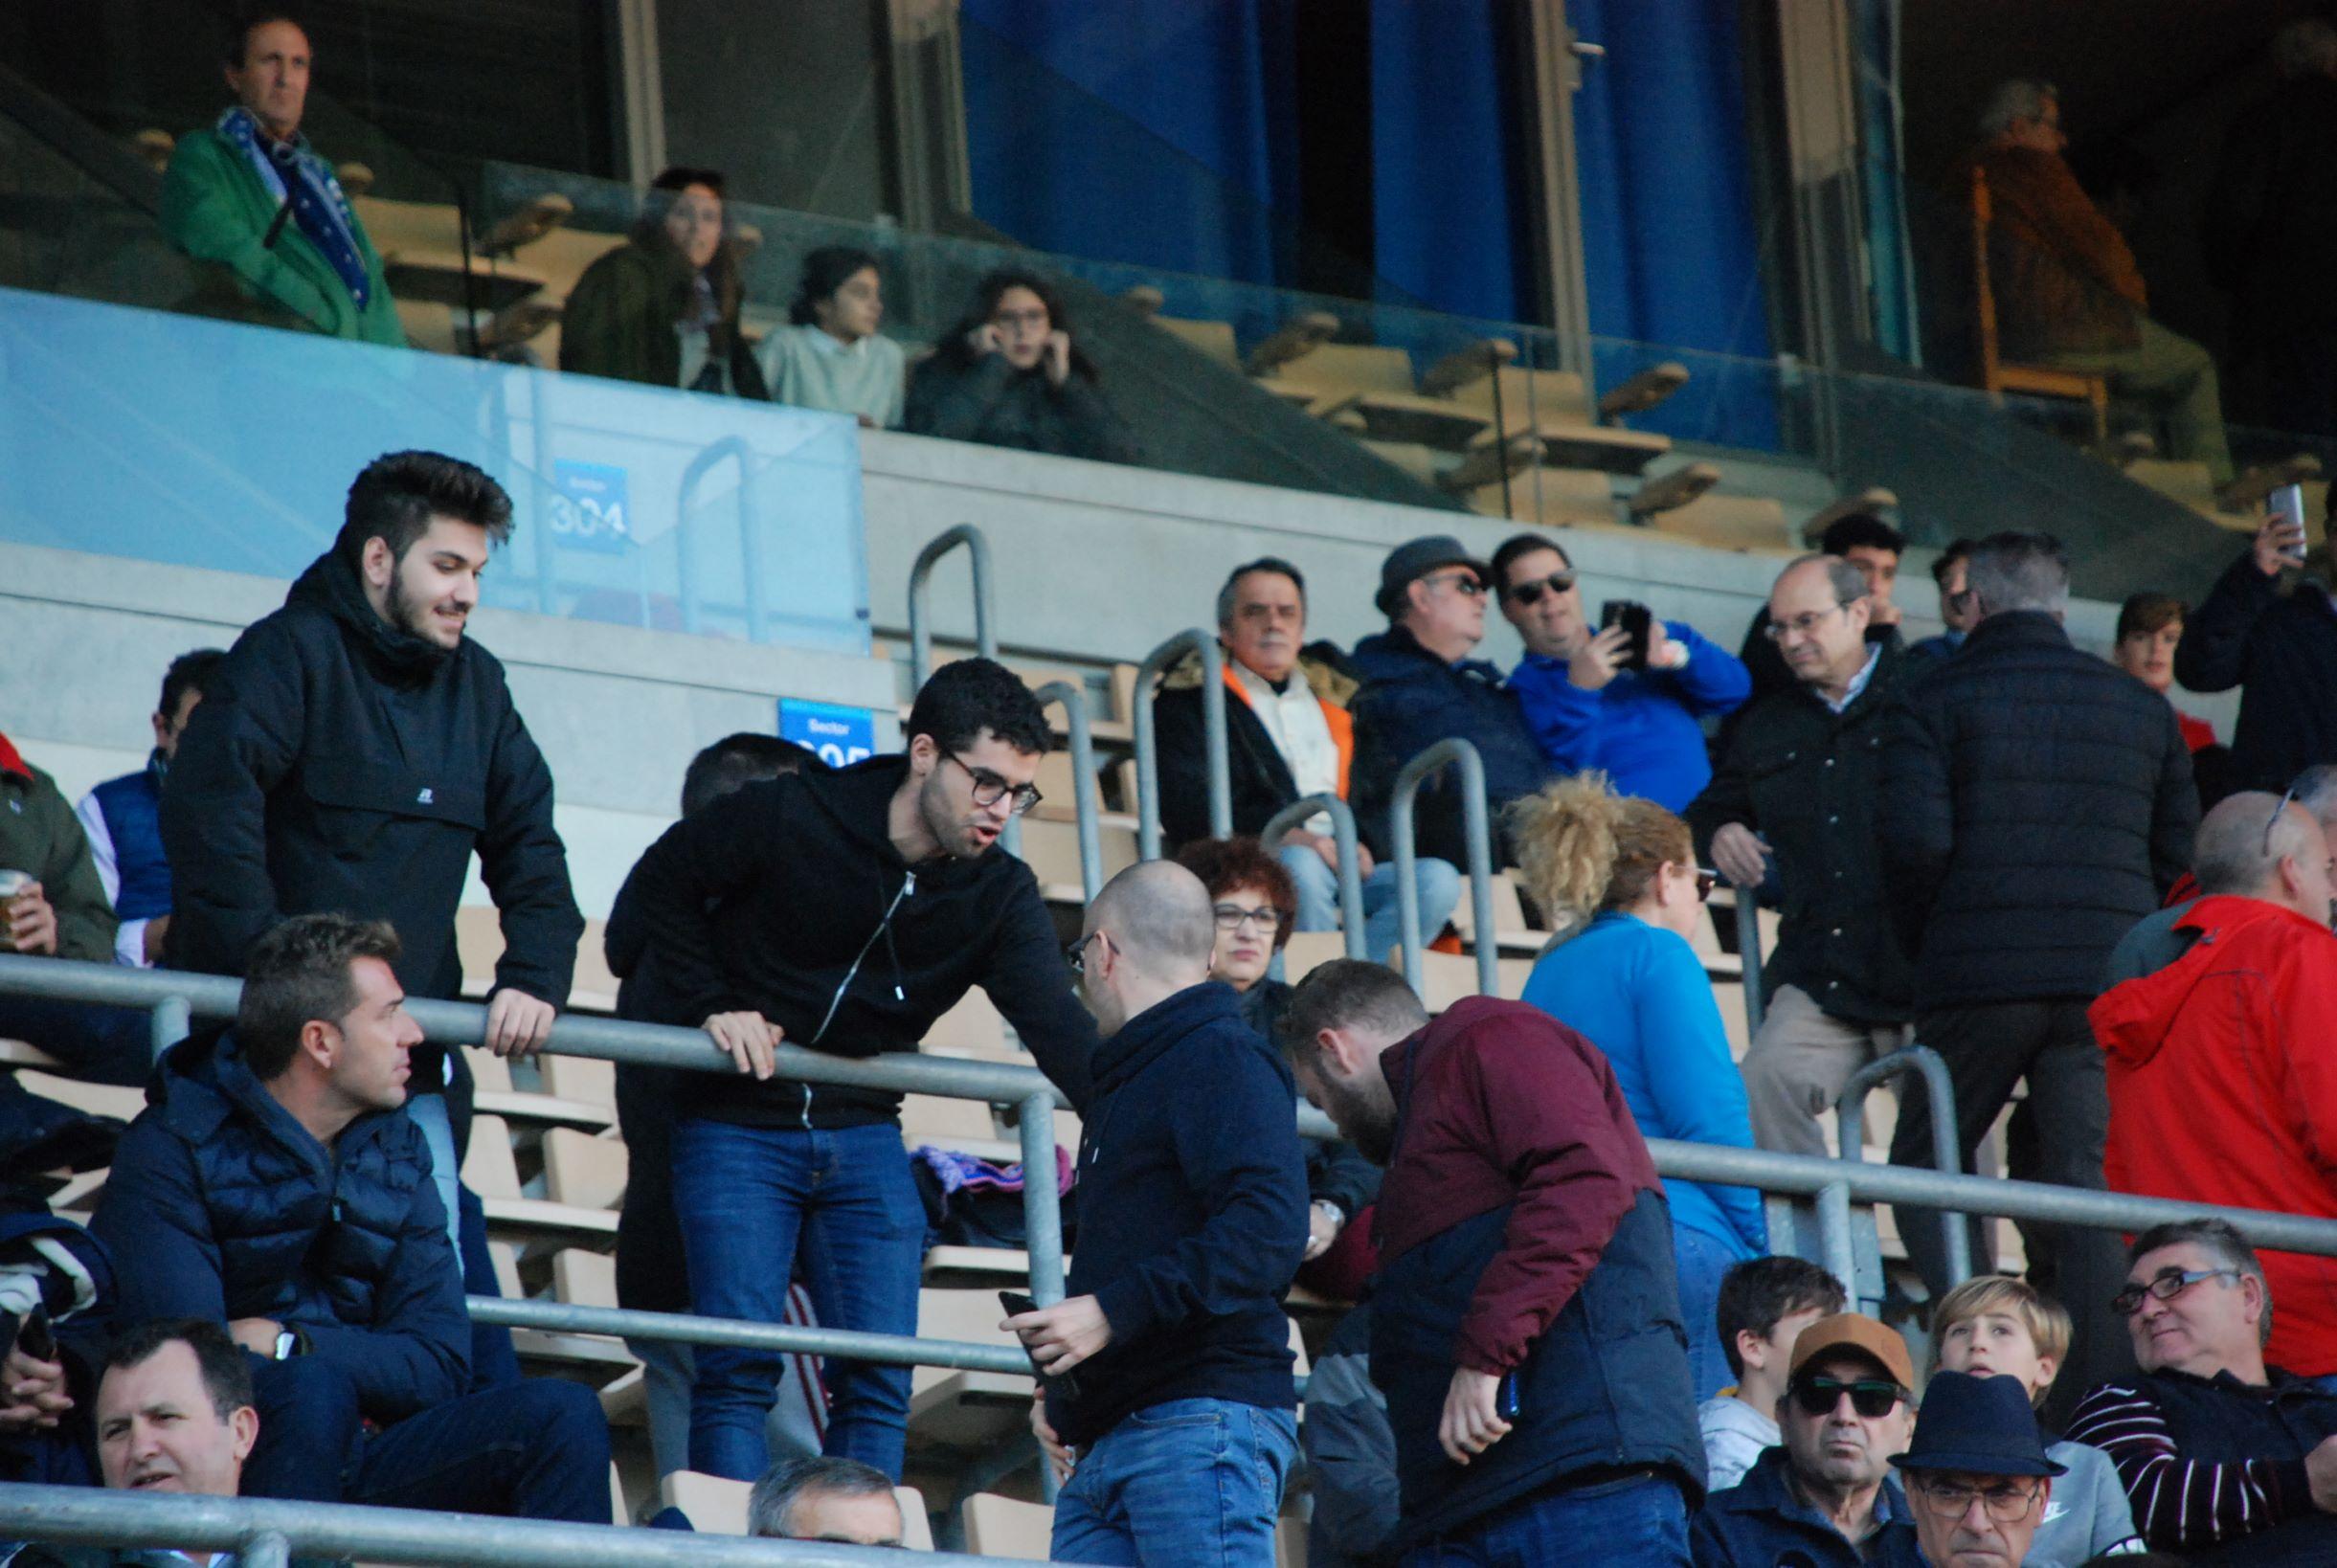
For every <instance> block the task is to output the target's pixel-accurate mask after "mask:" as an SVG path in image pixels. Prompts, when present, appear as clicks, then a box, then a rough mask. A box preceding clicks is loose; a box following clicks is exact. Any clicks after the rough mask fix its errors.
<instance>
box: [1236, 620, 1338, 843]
mask: <svg viewBox="0 0 2337 1568" xmlns="http://www.w3.org/2000/svg"><path fill="white" fill-rule="evenodd" d="M1233 673H1234V675H1235V677H1236V678H1237V679H1238V680H1240V682H1241V683H1242V689H1243V690H1245V691H1247V692H1248V693H1249V708H1250V711H1251V712H1253V713H1255V714H1256V715H1257V716H1258V722H1259V723H1260V724H1262V725H1264V726H1265V727H1266V734H1267V738H1268V739H1270V740H1271V741H1272V742H1273V743H1274V750H1277V751H1280V752H1281V753H1282V760H1283V762H1284V763H1286V764H1287V765H1288V766H1289V768H1290V770H1291V781H1292V783H1294V784H1296V785H1297V786H1298V793H1299V794H1300V795H1337V794H1338V742H1337V741H1335V740H1333V739H1332V738H1331V725H1330V722H1329V721H1328V720H1326V719H1325V718H1324V717H1323V705H1322V699H1321V698H1319V697H1317V696H1315V688H1314V687H1313V686H1311V685H1309V684H1308V683H1307V677H1306V672H1305V671H1304V670H1301V669H1298V668H1296V667H1294V666H1293V667H1292V670H1291V678H1290V679H1289V680H1288V681H1286V682H1284V683H1283V687H1282V690H1280V691H1276V690H1275V689H1274V688H1273V685H1272V683H1270V682H1269V681H1268V680H1267V679H1266V677H1265V676H1263V675H1260V674H1259V673H1258V672H1257V671H1256V670H1253V669H1251V668H1250V667H1249V666H1248V665H1247V664H1245V663H1243V662H1242V661H1239V660H1236V661H1234V662H1233ZM1306 830H1307V831H1308V832H1309V833H1315V834H1323V833H1329V832H1330V831H1331V814H1330V813H1329V812H1327V811H1321V812H1316V813H1315V815H1314V816H1313V817H1311V818H1308V819H1307V821H1306Z"/></svg>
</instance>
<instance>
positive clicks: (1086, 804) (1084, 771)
mask: <svg viewBox="0 0 2337 1568" xmlns="http://www.w3.org/2000/svg"><path fill="white" fill-rule="evenodd" d="M1032 695H1033V696H1035V697H1037V698H1038V699H1039V703H1040V706H1046V705H1047V704H1049V703H1061V704H1062V705H1063V716H1064V720H1065V724H1066V727H1067V728H1068V729H1069V730H1070V733H1071V792H1072V796H1071V801H1072V805H1073V807H1074V808H1075V809H1076V810H1077V812H1078V814H1079V885H1080V890H1081V891H1082V892H1083V893H1084V894H1085V895H1086V897H1087V902H1089V903H1090V904H1092V903H1094V902H1095V895H1096V894H1098V893H1100V892H1102V891H1103V890H1104V838H1103V825H1102V820H1101V818H1102V817H1103V811H1104V802H1103V798H1102V796H1101V795H1100V794H1099V793H1098V791H1097V788H1096V782H1095V732H1094V729H1093V728H1092V726H1091V724H1090V720H1089V718H1088V694H1087V692H1085V691H1084V690H1082V689H1081V688H1080V687H1078V686H1076V685H1074V684H1072V683H1070V682H1068V681H1049V682H1048V683H1046V684H1045V685H1043V686H1041V687H1040V688H1039V689H1038V690H1037V691H1036V692H1034V693H1032Z"/></svg>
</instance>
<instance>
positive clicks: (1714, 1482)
mask: <svg viewBox="0 0 2337 1568" xmlns="http://www.w3.org/2000/svg"><path fill="white" fill-rule="evenodd" d="M1696 1422H1697V1427H1698V1428H1700V1429H1701V1430H1702V1432H1703V1434H1704V1470H1705V1475H1706V1477H1707V1480H1706V1485H1707V1486H1708V1487H1709V1488H1710V1489H1711V1490H1714V1491H1725V1490H1727V1489H1729V1488H1730V1487H1733V1486H1735V1485H1736V1484H1737V1483H1738V1482H1740V1481H1742V1480H1743V1479H1744V1472H1745V1471H1747V1470H1749V1469H1751V1468H1752V1467H1753V1461H1755V1460H1757V1459H1759V1458H1760V1457H1761V1453H1762V1450H1763V1449H1764V1448H1774V1447H1776V1446H1777V1445H1778V1444H1780V1443H1782V1442H1784V1441H1785V1439H1784V1437H1783V1436H1782V1435H1781V1434H1780V1433H1779V1432H1778V1430H1777V1422H1773V1421H1771V1420H1770V1419H1769V1418H1768V1417H1766V1416H1764V1415H1763V1414H1762V1413H1761V1412H1760V1411H1758V1410H1756V1409H1754V1408H1753V1407H1752V1406H1751V1405H1749V1404H1747V1403H1745V1402H1744V1401H1743V1400H1740V1399H1738V1398H1736V1397H1735V1396H1734V1395H1731V1394H1716V1395H1714V1396H1713V1397H1712V1398H1711V1399H1709V1400H1705V1401H1704V1402H1703V1403H1702V1404H1699V1405H1697V1407H1696Z"/></svg>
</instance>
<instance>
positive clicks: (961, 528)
mask: <svg viewBox="0 0 2337 1568" xmlns="http://www.w3.org/2000/svg"><path fill="white" fill-rule="evenodd" d="M960 545H963V546H964V547H965V548H966V554H967V555H968V556H969V557H970V558H971V562H970V564H971V567H972V570H973V572H974V651H975V652H976V653H978V654H980V655H981V656H982V657H983V658H984V659H996V658H997V657H998V656H999V639H998V616H996V615H995V614H994V613H993V610H994V606H993V604H992V600H991V590H990V541H989V539H988V537H987V536H985V535H984V534H983V533H982V530H981V529H979V528H977V527H976V526H974V525H973V524H971V523H960V524H957V525H956V526H954V527H948V528H944V529H942V530H941V531H940V532H939V533H937V534H935V535H933V538H931V539H929V540H927V541H926V542H925V548H924V549H921V550H919V551H917V558H916V560H915V561H914V562H913V563H911V564H910V569H909V681H910V685H912V686H916V687H918V688H920V689H922V688H923V686H924V685H925V683H926V680H927V679H928V678H929V677H930V676H932V674H933V627H932V626H930V625H928V624H927V616H926V609H925V593H926V587H927V585H928V583H929V582H930V581H931V580H932V578H933V565H934V563H935V562H937V561H939V560H940V559H941V558H942V557H943V556H944V555H947V554H948V553H949V552H950V551H952V550H954V549H956V548H957V547H958V546H960Z"/></svg>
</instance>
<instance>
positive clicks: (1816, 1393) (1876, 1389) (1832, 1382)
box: [1792, 1378, 1907, 1421]
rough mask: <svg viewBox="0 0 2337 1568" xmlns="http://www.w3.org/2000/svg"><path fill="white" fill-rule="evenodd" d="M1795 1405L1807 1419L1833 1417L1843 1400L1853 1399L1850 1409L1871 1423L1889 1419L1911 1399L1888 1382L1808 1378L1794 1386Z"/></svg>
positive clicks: (1867, 1379) (1902, 1390)
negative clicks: (1897, 1406) (1891, 1414)
mask: <svg viewBox="0 0 2337 1568" xmlns="http://www.w3.org/2000/svg"><path fill="white" fill-rule="evenodd" d="M1792 1393H1793V1402H1794V1403H1795V1404H1798V1405H1800V1406H1801V1407H1802V1411H1803V1413H1804V1414H1805V1415H1811V1416H1831V1415H1832V1414H1833V1412H1834V1406H1836V1405H1838V1404H1840V1403H1841V1402H1842V1396H1843V1395H1845V1394H1847V1395H1849V1396H1850V1407H1851V1408H1852V1409H1853V1410H1855V1411H1856V1412H1857V1413H1858V1414H1859V1415H1860V1416H1862V1417H1863V1418H1865V1419H1866V1420H1868V1421H1873V1420H1875V1419H1876V1418H1877V1417H1879V1416H1887V1415H1889V1414H1890V1413H1891V1409H1892V1407H1893V1406H1894V1405H1896V1404H1898V1403H1899V1400H1903V1399H1905V1398H1906V1397H1907V1391H1906V1390H1905V1389H1903V1388H1901V1387H1899V1385H1898V1384H1897V1383H1895V1382H1892V1381H1891V1380H1890V1379H1889V1378H1859V1379H1858V1380H1857V1381H1856V1382H1852V1383H1846V1382H1844V1381H1843V1380H1842V1379H1841V1378H1801V1379H1799V1380H1798V1381H1796V1382H1795V1383H1794V1385H1793V1390H1792Z"/></svg>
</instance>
